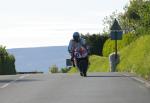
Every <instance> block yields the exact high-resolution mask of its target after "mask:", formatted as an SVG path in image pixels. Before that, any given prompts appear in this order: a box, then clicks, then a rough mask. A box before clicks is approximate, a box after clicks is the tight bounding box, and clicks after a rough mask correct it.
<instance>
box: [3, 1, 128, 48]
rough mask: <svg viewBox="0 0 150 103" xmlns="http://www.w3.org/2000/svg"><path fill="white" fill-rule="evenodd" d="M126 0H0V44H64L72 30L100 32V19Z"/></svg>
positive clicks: (27, 45)
mask: <svg viewBox="0 0 150 103" xmlns="http://www.w3.org/2000/svg"><path fill="white" fill-rule="evenodd" d="M128 2H129V0H0V45H3V46H6V48H7V49H10V48H24V47H41V46H65V45H68V42H69V40H70V39H71V38H72V34H73V32H75V31H78V32H79V33H84V34H85V33H100V32H102V31H103V22H102V21H103V19H104V17H106V16H109V15H110V14H112V12H113V11H116V10H117V11H118V12H123V7H124V6H125V5H127V4H128Z"/></svg>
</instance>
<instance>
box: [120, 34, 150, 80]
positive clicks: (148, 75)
mask: <svg viewBox="0 0 150 103" xmlns="http://www.w3.org/2000/svg"><path fill="white" fill-rule="evenodd" d="M120 55H121V61H120V63H119V64H118V66H117V70H118V71H119V72H131V73H136V74H138V75H139V76H141V77H144V78H145V79H148V80H150V36H149V35H145V36H141V37H140V38H138V39H137V40H136V41H134V42H133V43H131V44H130V45H128V46H127V47H125V48H123V49H122V50H121V51H120Z"/></svg>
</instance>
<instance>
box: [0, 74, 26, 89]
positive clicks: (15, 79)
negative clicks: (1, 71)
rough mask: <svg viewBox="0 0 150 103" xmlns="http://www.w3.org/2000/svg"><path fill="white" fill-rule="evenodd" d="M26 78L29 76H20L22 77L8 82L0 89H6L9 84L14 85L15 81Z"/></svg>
mask: <svg viewBox="0 0 150 103" xmlns="http://www.w3.org/2000/svg"><path fill="white" fill-rule="evenodd" d="M27 76H29V74H26V75H22V76H20V77H19V78H18V79H15V80H13V81H10V82H8V83H6V84H4V85H2V86H1V87H0V88H1V89H3V88H6V87H8V86H9V85H10V84H11V83H14V82H16V81H18V80H20V79H23V78H25V77H27Z"/></svg>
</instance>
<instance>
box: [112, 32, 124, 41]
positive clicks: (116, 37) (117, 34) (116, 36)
mask: <svg viewBox="0 0 150 103" xmlns="http://www.w3.org/2000/svg"><path fill="white" fill-rule="evenodd" d="M122 34H123V32H122V31H117V32H116V31H111V33H110V36H111V40H122Z"/></svg>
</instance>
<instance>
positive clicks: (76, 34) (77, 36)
mask: <svg viewBox="0 0 150 103" xmlns="http://www.w3.org/2000/svg"><path fill="white" fill-rule="evenodd" d="M73 39H74V40H75V41H76V42H79V40H80V34H79V32H74V33H73Z"/></svg>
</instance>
